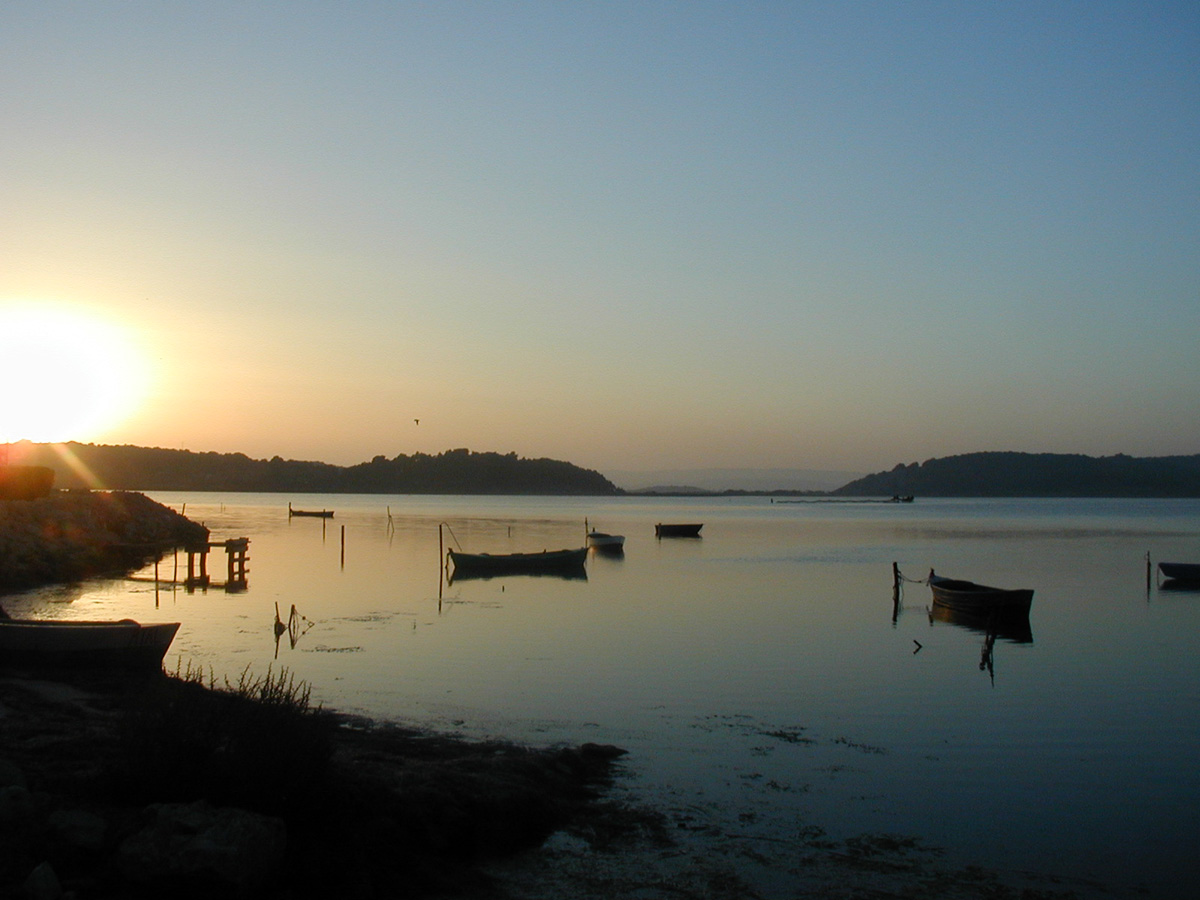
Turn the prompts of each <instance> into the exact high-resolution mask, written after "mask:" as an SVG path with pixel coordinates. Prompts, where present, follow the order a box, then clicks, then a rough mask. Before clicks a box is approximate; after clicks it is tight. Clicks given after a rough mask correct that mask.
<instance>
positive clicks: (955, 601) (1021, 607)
mask: <svg viewBox="0 0 1200 900" xmlns="http://www.w3.org/2000/svg"><path fill="white" fill-rule="evenodd" d="M929 590H930V591H931V592H932V593H933V602H934V604H935V605H941V606H944V607H947V608H948V609H954V610H958V611H960V612H966V613H982V614H996V615H1026V616H1027V615H1029V608H1030V607H1031V606H1032V605H1033V591H1032V590H1028V589H1024V588H1022V589H1018V590H1008V589H1005V588H996V587H989V586H988V585H986V584H976V583H975V582H974V581H967V580H965V579H962V578H943V577H942V576H941V575H935V574H934V573H933V572H932V571H930V573H929Z"/></svg>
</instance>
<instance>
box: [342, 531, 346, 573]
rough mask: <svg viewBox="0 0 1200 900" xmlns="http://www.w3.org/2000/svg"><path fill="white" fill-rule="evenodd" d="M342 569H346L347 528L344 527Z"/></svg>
mask: <svg viewBox="0 0 1200 900" xmlns="http://www.w3.org/2000/svg"><path fill="white" fill-rule="evenodd" d="M342 568H343V569H344V568H346V526H345V525H343V526H342Z"/></svg>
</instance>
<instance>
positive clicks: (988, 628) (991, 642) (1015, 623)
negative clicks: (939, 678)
mask: <svg viewBox="0 0 1200 900" xmlns="http://www.w3.org/2000/svg"><path fill="white" fill-rule="evenodd" d="M934 622H943V623H945V624H948V625H957V626H958V627H960V628H965V629H966V630H968V631H973V632H975V633H976V634H982V635H983V643H982V645H981V646H980V649H979V671H981V672H987V673H988V678H990V679H991V682H992V684H993V685H995V683H996V655H995V653H996V638H1002V639H1004V640H1006V641H1009V642H1011V643H1014V644H1032V643H1033V627H1032V626H1031V625H1030V624H1029V616H1028V614H1025V615H1011V614H1010V615H1007V616H1002V615H997V614H995V613H992V614H990V615H989V614H976V613H968V612H963V611H962V610H958V609H948V608H946V607H944V606H941V605H939V604H937V603H935V604H933V605H932V606H930V607H929V624H930V625H933V623H934Z"/></svg>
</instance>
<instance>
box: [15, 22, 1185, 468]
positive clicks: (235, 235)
mask: <svg viewBox="0 0 1200 900" xmlns="http://www.w3.org/2000/svg"><path fill="white" fill-rule="evenodd" d="M0 85H2V86H3V90H2V91H0V132H2V133H3V140H0V171H2V172H3V178H0V210H2V215H0V305H2V304H6V303H9V304H14V303H35V304H43V305H46V306H47V307H54V308H63V309H67V310H69V311H78V312H80V313H86V314H87V315H89V316H93V317H99V318H102V319H104V320H105V321H107V322H109V323H114V324H116V325H118V326H119V327H120V328H122V329H124V330H125V331H126V332H127V333H128V334H129V335H130V339H131V340H132V342H133V344H134V346H135V347H136V348H137V349H136V350H134V351H126V352H136V353H138V354H141V355H145V356H146V357H147V358H148V365H149V367H150V368H149V374H147V375H146V377H145V379H144V382H145V389H146V390H145V396H144V397H142V398H141V400H140V405H139V406H138V408H137V409H136V410H135V411H134V412H133V413H132V414H130V415H128V416H126V417H125V418H123V419H121V420H120V421H115V420H114V421H110V422H109V423H107V424H106V425H105V427H97V428H94V429H92V431H90V432H89V433H86V434H84V433H81V434H79V435H74V436H75V437H77V438H78V439H81V440H96V441H102V442H105V443H134V444H146V445H153V446H163V447H186V448H190V449H195V450H218V451H222V452H224V451H241V452H245V453H248V454H250V455H251V456H255V457H259V456H273V455H276V454H278V455H281V456H284V457H288V458H303V459H322V460H327V461H330V462H336V463H353V462H359V461H362V460H365V459H369V458H371V457H372V456H374V455H376V454H383V455H386V456H394V455H396V454H397V453H412V452H415V451H423V452H433V453H436V452H439V451H441V450H445V449H448V448H452V447H469V448H471V449H473V450H497V451H500V452H509V451H515V452H517V453H518V454H520V455H522V456H533V457H537V456H550V457H554V458H560V459H567V460H570V461H572V462H575V463H578V464H580V465H583V466H586V467H588V468H595V469H598V470H600V471H602V472H603V471H605V470H606V469H622V470H629V469H640V468H642V469H651V468H667V467H689V468H694V467H706V466H719V467H727V466H728V467H802V468H828V469H841V470H846V469H849V470H857V471H875V470H879V469H884V468H891V467H892V466H893V465H895V464H896V463H898V462H912V461H915V460H923V459H927V458H929V457H933V456H947V455H951V454H955V453H963V452H970V451H975V450H1025V451H1047V452H1072V453H1086V454H1091V455H1109V454H1113V453H1122V452H1123V453H1129V454H1131V455H1137V456H1152V455H1164V454H1174V453H1197V452H1200V416H1197V410H1200V4H1197V3H1195V2H1179V3H1163V2H1126V3H1110V2H1006V3H975V2H928V3H923V2H890V3H878V2H862V3H857V2H828V3H801V2H794V3H782V2H779V3H764V2H759V3H755V2H739V3H708V2H653V0H642V2H629V3H625V2H595V3H575V2H561V3H548V2H546V3H543V2H537V3H535V2H528V3H520V2H516V3H501V2H479V3H469V2H462V3H455V2H446V3H441V2H437V3H434V2H429V3H368V2H358V3H333V2H328V3H306V2H286V3H285V2H278V3H263V2H260V3H255V2H229V3H226V2H201V3H191V4H172V3H159V2H124V3H121V2H103V3H93V2H77V3H62V2H53V0H51V2H22V0H13V2H8V3H5V4H3V6H2V7H0ZM6 339H7V336H6ZM100 364H101V363H96V365H100ZM35 376H36V373H33V374H32V375H31V380H32V381H33V382H35V383H36V377H35ZM414 419H420V424H419V425H418V424H416V423H415V422H414Z"/></svg>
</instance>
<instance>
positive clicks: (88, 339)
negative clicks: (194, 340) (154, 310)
mask: <svg viewBox="0 0 1200 900" xmlns="http://www.w3.org/2000/svg"><path fill="white" fill-rule="evenodd" d="M146 365H147V364H146V361H145V358H144V355H143V354H142V353H141V352H140V351H139V349H138V347H137V345H136V343H135V341H134V339H133V336H132V334H131V333H130V332H129V331H128V330H127V329H126V328H123V327H122V326H120V325H119V324H117V323H115V322H112V321H107V320H104V319H101V318H98V317H96V316H95V315H93V314H92V313H90V312H85V311H82V310H79V309H76V308H73V307H69V306H66V305H61V306H60V305H52V304H48V303H43V304H38V303H10V302H0V442H4V443H12V442H15V441H20V440H30V441H34V442H37V443H54V442H60V441H87V440H89V439H91V438H93V437H94V436H96V435H97V434H98V433H101V432H103V431H106V430H108V429H111V428H112V427H113V426H114V425H116V424H117V423H119V422H120V421H121V420H123V419H125V418H126V417H128V416H129V415H131V414H132V413H133V412H134V411H135V410H136V409H137V407H138V406H139V404H140V403H141V401H142V399H143V397H144V394H145V381H146Z"/></svg>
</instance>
